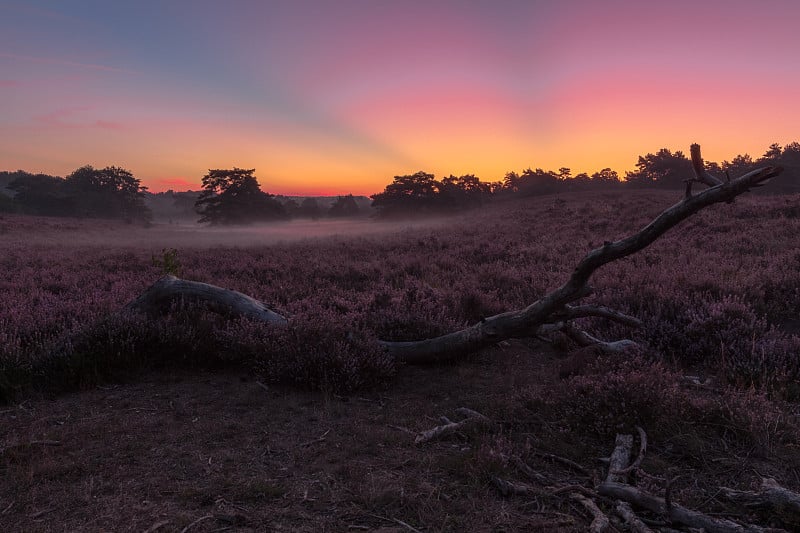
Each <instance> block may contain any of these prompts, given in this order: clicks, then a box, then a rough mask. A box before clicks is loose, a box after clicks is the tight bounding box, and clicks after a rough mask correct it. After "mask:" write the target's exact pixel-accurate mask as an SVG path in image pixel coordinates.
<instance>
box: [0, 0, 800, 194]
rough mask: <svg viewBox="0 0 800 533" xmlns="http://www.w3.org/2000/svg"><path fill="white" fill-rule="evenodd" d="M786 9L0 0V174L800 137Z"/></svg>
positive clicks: (169, 173) (640, 150)
mask: <svg viewBox="0 0 800 533" xmlns="http://www.w3.org/2000/svg"><path fill="white" fill-rule="evenodd" d="M799 28H800V2H797V1H796V0H760V1H756V0H753V1H737V0H727V1H703V0H690V1H684V0H671V1H660V2H654V1H648V0H638V1H614V0H575V1H572V0H563V1H555V0H552V1H538V0H527V1H516V0H505V1H504V0H495V1H485V2H482V1H469V0H461V1H452V2H449V1H435V0H427V1H416V0H403V1H383V0H359V1H353V0H330V1H328V0H325V1H322V0H318V1H311V0H294V1H291V0H289V1H266V0H264V1H256V0H252V1H245V0H228V1H224V2H223V1H206V0H191V1H189V0H186V1H178V0H175V1H170V0H159V1H150V0H137V1H131V2H116V1H108V0H96V1H95V0H74V1H72V0H59V1H24V2H22V1H3V0H0V170H16V169H24V170H28V171H31V172H45V173H49V174H55V175H62V176H63V175H66V174H68V173H70V172H71V171H72V170H74V169H76V168H77V167H79V166H82V165H86V164H91V165H94V166H96V167H104V166H107V165H116V166H121V167H124V168H127V169H129V170H130V171H132V172H133V173H134V175H135V176H136V177H138V178H140V179H141V180H142V183H143V184H144V185H146V186H148V187H150V189H151V190H153V191H161V190H165V189H170V188H172V189H176V190H185V189H189V188H192V189H199V188H200V181H201V178H202V176H203V175H204V174H205V173H206V172H207V170H208V169H210V168H231V167H234V166H236V167H242V168H255V169H256V170H257V172H256V175H257V176H258V178H259V180H260V182H261V184H262V187H263V188H264V189H265V190H267V191H269V192H272V193H279V194H297V195H305V194H345V193H354V194H372V193H376V192H379V191H381V190H382V189H383V187H384V186H385V185H386V184H388V183H389V182H391V180H392V176H394V175H399V174H410V173H413V172H416V171H418V170H425V171H428V172H432V173H434V174H436V175H437V176H442V175H448V174H456V175H461V174H466V173H472V174H476V175H477V176H478V177H480V178H481V179H483V180H485V181H494V180H500V179H502V177H503V175H504V174H505V173H506V172H508V171H511V170H516V171H521V170H522V169H525V168H527V167H533V168H536V167H541V168H545V169H558V168H559V167H562V166H567V167H570V168H571V169H572V171H573V174H575V173H578V172H589V173H591V172H595V171H597V170H600V169H602V168H604V167H611V168H613V169H615V170H617V171H618V172H620V174H622V173H624V171H626V170H631V169H633V168H634V165H635V163H636V158H637V156H638V155H640V154H645V153H647V152H655V151H657V150H658V149H659V148H662V147H666V148H670V149H673V150H683V151H684V152H688V146H689V144H690V143H692V142H699V143H701V144H702V146H703V151H704V155H706V158H707V159H709V160H715V161H722V160H725V159H728V160H729V159H732V158H733V157H734V156H735V155H736V154H739V153H749V154H751V155H753V156H760V155H761V154H762V153H763V152H764V151H765V150H766V148H767V146H768V145H769V144H771V143H773V142H778V143H781V144H785V143H787V142H790V141H795V140H800V29H799Z"/></svg>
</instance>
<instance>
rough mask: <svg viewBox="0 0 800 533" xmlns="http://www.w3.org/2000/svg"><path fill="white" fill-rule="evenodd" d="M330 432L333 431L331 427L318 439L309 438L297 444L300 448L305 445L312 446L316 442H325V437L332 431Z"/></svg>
mask: <svg viewBox="0 0 800 533" xmlns="http://www.w3.org/2000/svg"><path fill="white" fill-rule="evenodd" d="M330 432H331V430H330V429H329V430H328V431H326V432H325V433H323V434H322V435H320V436H319V437H317V438H316V439H312V440H307V441H305V442H301V443H300V444H298V445H297V447H298V448H303V447H305V446H311V445H312V444H316V443H318V442H323V441H324V440H325V437H326V436H327V435H328V433H330Z"/></svg>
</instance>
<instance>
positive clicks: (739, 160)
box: [722, 154, 756, 176]
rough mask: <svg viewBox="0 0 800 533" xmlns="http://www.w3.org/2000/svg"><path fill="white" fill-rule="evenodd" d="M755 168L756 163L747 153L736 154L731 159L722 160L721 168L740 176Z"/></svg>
mask: <svg viewBox="0 0 800 533" xmlns="http://www.w3.org/2000/svg"><path fill="white" fill-rule="evenodd" d="M755 168H756V163H755V161H753V158H752V157H750V156H749V155H748V154H743V155H737V156H736V157H734V158H733V161H723V162H722V170H723V171H725V172H727V173H728V174H730V175H731V176H740V175H742V174H745V173H746V172H750V171H751V170H753V169H755Z"/></svg>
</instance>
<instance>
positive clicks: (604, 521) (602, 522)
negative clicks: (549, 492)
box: [569, 492, 611, 533]
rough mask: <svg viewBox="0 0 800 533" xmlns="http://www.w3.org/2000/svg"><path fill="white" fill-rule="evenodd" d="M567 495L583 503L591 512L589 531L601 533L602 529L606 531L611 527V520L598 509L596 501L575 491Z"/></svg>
mask: <svg viewBox="0 0 800 533" xmlns="http://www.w3.org/2000/svg"><path fill="white" fill-rule="evenodd" d="M569 496H570V498H572V499H573V500H575V501H577V502H578V503H580V504H581V505H583V506H584V507H585V508H586V509H587V510H588V511H589V512H590V513H592V524H591V525H590V526H589V531H591V532H592V533H603V532H604V531H608V529H609V528H610V527H611V522H610V521H609V520H608V517H607V516H606V515H605V513H604V512H603V511H601V510H600V508H599V507H598V506H597V504H596V503H594V502H593V501H592V500H590V499H589V498H587V497H586V496H584V495H583V494H579V493H577V492H573V493H571V494H570V495H569Z"/></svg>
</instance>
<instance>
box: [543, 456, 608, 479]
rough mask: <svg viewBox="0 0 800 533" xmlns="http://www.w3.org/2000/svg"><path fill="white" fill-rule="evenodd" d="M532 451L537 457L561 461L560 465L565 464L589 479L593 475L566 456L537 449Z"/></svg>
mask: <svg viewBox="0 0 800 533" xmlns="http://www.w3.org/2000/svg"><path fill="white" fill-rule="evenodd" d="M532 453H533V455H536V456H539V457H543V458H545V459H550V460H551V461H555V462H557V463H561V464H562V465H564V466H567V467H569V468H571V469H572V470H575V471H576V472H578V473H580V474H583V475H584V476H586V477H588V478H589V479H591V478H592V477H593V476H592V473H591V472H589V471H588V470H586V469H585V468H584V467H582V466H581V465H579V464H578V463H576V462H575V461H573V460H571V459H567V458H566V457H561V456H560V455H555V454H552V453H546V452H539V451H533V452H532Z"/></svg>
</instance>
